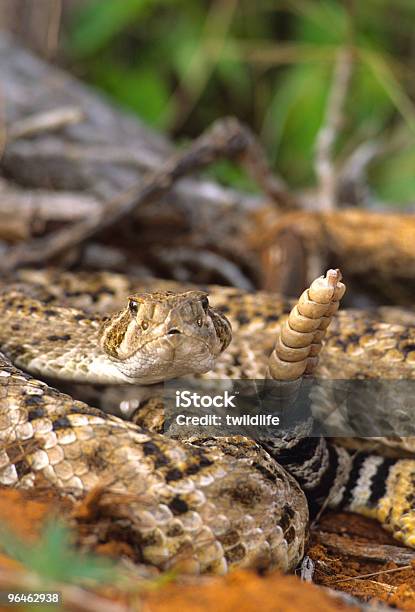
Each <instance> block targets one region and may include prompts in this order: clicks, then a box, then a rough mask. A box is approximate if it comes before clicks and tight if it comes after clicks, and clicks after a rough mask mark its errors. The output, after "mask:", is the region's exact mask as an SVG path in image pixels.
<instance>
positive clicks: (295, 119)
mask: <svg viewBox="0 0 415 612" xmlns="http://www.w3.org/2000/svg"><path fill="white" fill-rule="evenodd" d="M331 74H332V67H331V66H330V64H304V65H297V66H293V67H290V68H289V69H287V70H286V72H285V75H284V77H283V78H280V80H279V82H278V86H277V87H276V93H275V96H274V98H273V100H272V103H271V105H270V108H269V111H268V113H267V116H266V121H265V122H264V125H263V129H262V137H263V139H265V141H266V142H267V144H268V148H269V150H270V151H271V153H272V158H273V160H274V161H277V164H276V165H277V167H278V169H279V170H280V171H281V172H282V174H283V175H284V176H285V177H286V178H287V179H288V180H291V182H292V183H293V184H297V185H298V184H304V183H305V182H307V181H309V180H310V179H311V178H312V176H313V159H314V147H315V139H316V135H317V132H318V130H319V128H320V125H321V121H322V119H323V116H324V111H325V103H326V99H327V93H328V90H329V85H330V79H331Z"/></svg>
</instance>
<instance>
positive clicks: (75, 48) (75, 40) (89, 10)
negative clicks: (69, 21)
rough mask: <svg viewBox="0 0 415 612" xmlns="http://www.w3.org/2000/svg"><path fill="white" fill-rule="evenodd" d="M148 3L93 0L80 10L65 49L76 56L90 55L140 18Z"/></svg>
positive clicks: (135, 0)
mask: <svg viewBox="0 0 415 612" xmlns="http://www.w3.org/2000/svg"><path fill="white" fill-rule="evenodd" d="M152 5H154V2H151V0H105V1H103V0H94V1H93V2H89V3H87V4H86V6H85V7H84V8H83V9H82V10H81V12H80V13H79V15H78V19H77V20H76V22H75V24H74V26H73V27H72V30H71V33H70V36H69V41H68V49H69V51H70V52H71V53H72V54H73V55H75V56H77V57H85V56H87V55H92V54H93V53H96V52H97V51H99V50H100V49H102V48H103V47H104V46H105V45H107V44H108V43H109V42H110V41H111V40H112V39H113V38H114V36H115V35H116V34H118V33H119V32H121V31H122V30H123V29H124V28H125V27H127V26H128V25H129V24H130V23H131V22H134V20H135V19H137V18H138V17H140V16H141V15H142V13H143V12H144V9H146V8H147V7H148V6H152Z"/></svg>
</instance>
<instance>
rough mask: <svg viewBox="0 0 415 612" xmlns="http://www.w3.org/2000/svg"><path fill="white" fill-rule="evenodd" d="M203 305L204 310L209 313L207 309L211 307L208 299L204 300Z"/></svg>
mask: <svg viewBox="0 0 415 612" xmlns="http://www.w3.org/2000/svg"><path fill="white" fill-rule="evenodd" d="M201 303H202V308H203V310H204V311H205V312H207V309H208V307H209V300H208V299H207V297H204V298H202V299H201Z"/></svg>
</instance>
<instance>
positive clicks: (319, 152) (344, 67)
mask: <svg viewBox="0 0 415 612" xmlns="http://www.w3.org/2000/svg"><path fill="white" fill-rule="evenodd" d="M352 67H353V56H352V51H351V49H349V48H344V49H341V50H340V51H339V53H338V56H337V60H336V64H335V67H334V73H333V83H332V87H331V90H330V92H329V97H328V102H327V108H326V114H325V117H324V120H323V123H322V126H321V128H320V131H319V133H318V135H317V140H316V160H315V171H316V175H317V179H318V183H319V205H320V209H321V210H330V209H333V208H334V207H335V200H336V173H335V168H334V164H333V160H332V157H333V146H334V144H335V142H336V138H337V135H338V132H339V129H340V127H341V122H342V112H343V106H344V101H345V99H346V96H347V89H348V86H349V82H350V77H351V74H352Z"/></svg>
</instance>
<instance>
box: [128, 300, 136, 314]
mask: <svg viewBox="0 0 415 612" xmlns="http://www.w3.org/2000/svg"><path fill="white" fill-rule="evenodd" d="M128 308H129V309H130V312H131V314H132V315H134V316H135V315H136V314H137V312H138V302H136V301H135V300H130V301H129V302H128Z"/></svg>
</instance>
